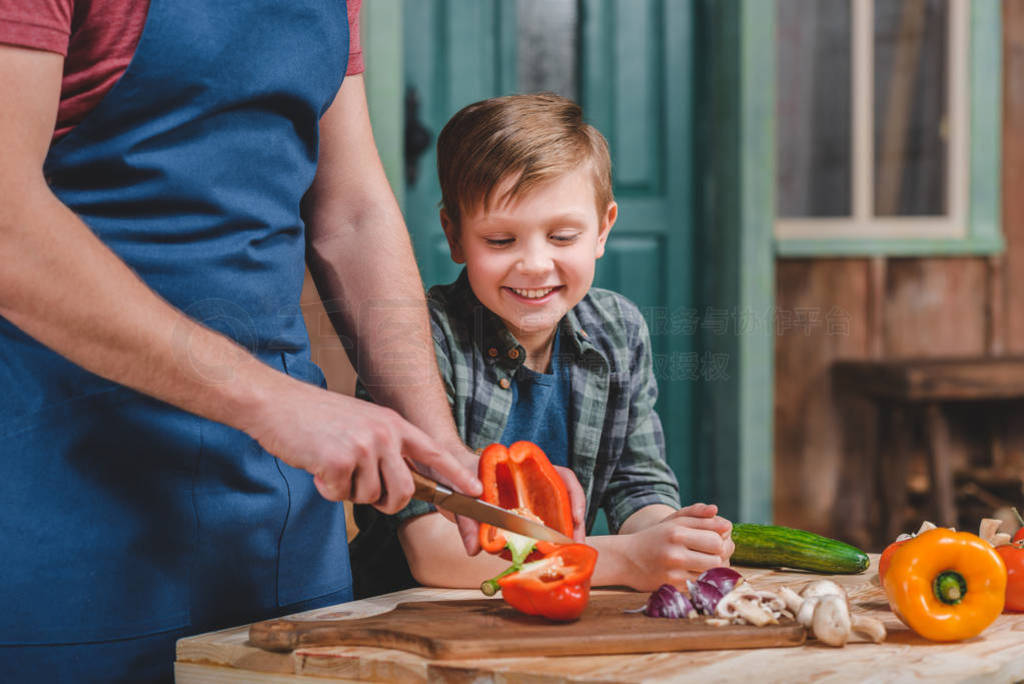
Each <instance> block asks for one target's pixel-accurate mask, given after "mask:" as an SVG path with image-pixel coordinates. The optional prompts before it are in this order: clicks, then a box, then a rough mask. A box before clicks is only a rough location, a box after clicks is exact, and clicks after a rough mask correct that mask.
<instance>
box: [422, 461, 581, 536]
mask: <svg viewBox="0 0 1024 684" xmlns="http://www.w3.org/2000/svg"><path fill="white" fill-rule="evenodd" d="M412 480H413V482H414V483H415V485H416V491H415V492H413V495H412V498H414V499H419V500H420V501H426V502H427V503H432V504H434V505H435V506H438V507H439V508H443V509H445V510H447V511H451V512H452V513H455V514H456V515H464V516H466V517H467V518H472V519H473V520H476V521H478V522H482V523H487V524H488V525H494V526H495V527H500V528H501V529H503V530H508V531H509V532H515V533H516V534H521V535H523V536H524V537H530V538H531V539H538V540H540V541H546V542H555V543H558V544H572V543H573V540H572V539H570V538H569V537H567V536H565V535H564V534H562V533H561V532H559V531H558V530H553V529H551V528H550V527H547V526H546V525H542V524H541V523H538V522H534V521H533V520H530V519H529V518H524V517H523V516H521V515H518V514H516V513H513V512H512V511H509V510H505V509H504V508H501V507H500V506H495V505H494V504H489V503H487V502H485V501H481V500H480V499H474V498H473V497H471V496H466V495H465V494H460V493H458V492H453V491H452V490H451V489H449V488H448V487H445V486H444V485H443V484H440V483H437V482H434V481H433V480H431V479H430V478H429V477H426V476H424V475H420V474H419V473H417V472H416V471H415V470H413V471H412Z"/></svg>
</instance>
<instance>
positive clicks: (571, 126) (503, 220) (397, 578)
mask: <svg viewBox="0 0 1024 684" xmlns="http://www.w3.org/2000/svg"><path fill="white" fill-rule="evenodd" d="M437 159H438V174H439V176H440V181H441V192H442V209H441V225H442V227H443V228H444V232H445V236H446V238H447V240H448V246H449V249H450V252H451V257H452V259H453V260H454V261H455V262H456V263H459V264H464V265H465V269H464V270H463V272H462V274H461V275H460V276H459V278H458V279H457V280H456V281H455V282H454V283H452V284H450V285H444V286H436V287H434V288H432V289H431V290H430V293H429V296H428V301H429V304H430V311H431V318H432V328H433V338H434V344H435V351H436V355H437V360H438V364H439V366H440V369H441V375H442V377H443V378H444V381H445V386H446V390H447V393H448V400H449V403H450V404H451V406H452V412H453V414H454V417H455V421H456V424H457V427H458V429H459V432H460V434H461V436H462V438H463V439H464V440H465V441H466V443H467V444H468V445H469V446H470V447H472V448H475V449H481V448H483V447H486V446H487V445H489V444H492V443H495V442H499V443H501V444H506V445H507V444H511V443H512V442H514V441H518V440H529V441H531V442H534V443H536V444H538V445H539V446H540V447H541V448H542V449H543V450H544V452H545V453H546V454H547V455H548V457H549V459H550V460H551V461H552V463H554V464H556V465H561V466H567V467H568V468H571V469H572V471H573V473H575V475H576V477H577V478H578V479H579V483H580V485H582V488H583V491H584V493H585V495H586V499H587V506H586V516H585V517H586V524H585V527H586V529H587V530H588V531H589V530H590V529H591V528H592V526H593V524H594V521H595V519H596V516H597V512H598V510H599V509H602V508H603V509H604V511H605V514H606V516H607V519H608V525H609V528H610V530H611V532H612V533H613V534H610V535H599V536H590V537H588V538H587V543H589V544H591V545H592V546H594V547H596V548H597V549H598V551H599V554H600V555H599V557H598V564H597V568H596V569H595V574H594V578H593V583H594V584H595V585H597V586H601V585H626V586H631V587H633V588H635V589H639V590H651V589H654V588H656V587H658V586H659V585H661V584H663V583H665V582H671V583H673V584H677V585H678V584H682V583H683V582H684V581H685V579H687V578H689V577H691V576H692V574H693V573H696V572H700V571H702V570H704V569H707V568H709V567H714V566H718V565H727V564H728V561H729V557H730V556H731V555H732V551H733V548H734V546H733V543H732V541H731V538H730V532H731V528H732V526H731V524H730V523H729V521H727V520H725V519H723V518H721V517H719V516H718V515H717V507H716V506H714V505H706V504H701V503H696V504H691V505H689V506H687V507H685V508H680V502H679V488H678V484H677V482H676V479H675V476H674V475H673V473H672V470H671V469H670V468H669V467H668V465H667V463H666V461H665V453H664V452H665V446H664V436H663V432H662V428H661V421H660V419H659V418H658V414H657V413H656V412H655V410H654V403H655V400H656V398H657V393H658V390H657V383H656V380H655V378H654V373H653V368H652V358H651V349H650V339H649V335H648V332H647V327H646V324H645V322H644V319H643V317H642V316H641V314H640V312H639V310H638V309H637V307H636V306H635V305H634V304H633V303H632V302H630V301H629V300H628V299H626V298H625V297H623V296H622V295H620V294H617V293H614V292H611V291H608V290H603V289H599V288H592V287H591V285H592V283H593V279H594V267H595V262H596V260H597V259H599V258H601V256H602V255H603V254H604V250H605V243H606V241H607V239H608V234H609V231H610V230H611V228H612V226H613V225H614V223H615V220H616V218H617V216H618V205H617V204H616V203H615V201H614V197H613V195H612V184H611V161H610V159H609V155H608V146H607V143H606V141H605V140H604V138H603V137H602V136H601V134H600V133H599V132H598V131H597V130H596V129H594V128H593V127H592V126H590V125H589V124H586V123H585V122H584V121H583V119H582V112H581V110H580V108H579V106H578V105H576V104H575V103H573V102H572V101H570V100H567V99H565V98H562V97H559V96H557V95H553V94H550V93H543V94H533V95H512V96H506V97H501V98H492V99H489V100H484V101H482V102H477V103H475V104H472V105H469V106H467V107H465V108H464V109H462V110H461V111H459V112H458V113H457V114H455V116H454V117H452V119H451V121H449V122H448V124H447V125H446V126H445V128H444V130H443V131H442V132H441V134H440V136H439V137H438V143H437ZM356 519H357V522H358V524H359V526H360V530H361V532H360V535H359V537H358V538H357V539H356V540H355V542H354V543H353V567H354V574H355V577H356V593H357V595H371V594H376V593H382V592H385V591H392V590H395V589H399V588H403V587H404V586H410V585H411V584H412V583H413V580H415V581H416V582H419V583H420V584H425V585H433V586H445V587H477V586H479V585H480V582H481V581H482V580H484V579H486V578H488V577H491V576H493V575H495V574H497V573H498V572H500V571H501V570H502V569H504V567H506V566H507V562H506V561H503V560H501V559H499V558H497V557H493V556H487V555H486V554H482V555H480V556H476V557H469V556H466V555H465V553H464V552H463V551H462V549H463V546H462V542H461V540H460V538H459V535H458V532H457V531H456V529H455V527H454V526H453V525H451V524H449V523H447V522H446V521H444V520H443V519H442V518H441V515H440V514H438V513H436V512H433V511H432V509H431V508H430V507H428V506H427V505H426V504H423V503H422V502H416V501H414V502H412V503H410V505H409V507H407V508H406V509H405V510H403V511H402V512H400V513H399V514H398V515H397V516H392V517H388V516H380V515H379V514H376V513H375V512H374V511H373V510H372V509H369V508H368V507H365V508H364V507H360V508H359V509H357V515H356ZM396 530H397V539H398V540H399V542H400V544H401V551H402V552H404V557H403V554H402V553H399V552H398V549H397V548H396V545H395V544H394V542H393V539H394V536H393V534H394V532H395V531H396ZM389 537H390V539H391V540H392V541H391V542H390V543H391V546H390V552H389ZM406 563H407V564H408V565H406ZM410 572H411V575H410Z"/></svg>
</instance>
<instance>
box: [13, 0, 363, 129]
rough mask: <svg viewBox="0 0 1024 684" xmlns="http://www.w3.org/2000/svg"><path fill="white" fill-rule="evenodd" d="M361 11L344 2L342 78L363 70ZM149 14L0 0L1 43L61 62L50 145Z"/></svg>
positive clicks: (135, 6)
mask: <svg viewBox="0 0 1024 684" xmlns="http://www.w3.org/2000/svg"><path fill="white" fill-rule="evenodd" d="M361 5H362V0H348V25H349V56H348V69H347V71H346V74H359V73H362V72H363V69H364V65H363V50H362V46H361V45H360V43H359V8H360V6H361ZM148 10H149V1H148V0H29V1H28V2H25V0H0V43H8V44H10V45H17V46H20V47H27V48H36V49H39V50H48V51H50V52H56V53H59V54H61V55H64V57H65V59H64V77H63V80H62V82H61V88H60V108H59V109H58V110H57V125H56V127H55V129H54V132H53V139H54V140H56V139H57V138H60V137H61V136H63V135H66V134H67V132H68V131H70V130H71V129H72V128H74V127H75V125H76V124H77V123H78V122H79V121H81V120H82V119H84V118H85V116H86V114H88V113H89V112H90V111H92V108H93V107H95V106H96V105H97V104H98V103H99V101H100V100H102V99H103V96H104V95H106V94H107V93H108V92H109V91H110V89H111V88H113V87H114V84H115V83H116V82H117V79H119V78H121V74H123V73H124V72H125V69H127V68H128V63H129V62H131V60H132V55H134V54H135V46H136V45H138V43H139V37H140V36H141V35H142V27H143V26H144V25H145V24H146V13H147V12H148ZM112 17H117V21H111V18H112Z"/></svg>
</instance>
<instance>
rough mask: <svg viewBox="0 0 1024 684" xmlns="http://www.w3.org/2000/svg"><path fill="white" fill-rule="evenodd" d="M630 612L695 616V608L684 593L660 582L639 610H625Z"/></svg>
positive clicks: (650, 615)
mask: <svg viewBox="0 0 1024 684" xmlns="http://www.w3.org/2000/svg"><path fill="white" fill-rule="evenodd" d="M627 612H630V613H639V612H642V613H643V614H644V615H646V616H647V617H662V618H692V617H696V616H697V609H696V608H694V607H693V604H692V603H690V599H688V598H686V594H684V593H683V592H681V591H679V590H678V589H676V588H675V587H674V586H672V585H671V584H662V585H661V586H660V587H658V588H657V589H655V590H654V591H653V592H652V593H651V595H650V597H648V599H647V603H645V604H644V607H643V608H640V609H639V610H631V611H627Z"/></svg>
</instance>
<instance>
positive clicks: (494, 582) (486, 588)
mask: <svg viewBox="0 0 1024 684" xmlns="http://www.w3.org/2000/svg"><path fill="white" fill-rule="evenodd" d="M517 570H519V566H518V565H511V566H509V567H507V568H505V570H504V571H502V572H501V573H500V574H498V575H495V576H494V577H492V578H491V579H489V580H484V581H483V582H481V583H480V591H482V592H484V596H494V595H495V594H497V593H498V592H499V591H501V585H500V584H498V580H500V579H501V578H502V577H504V576H505V575H511V574H512V573H513V572H516V571H517Z"/></svg>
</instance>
